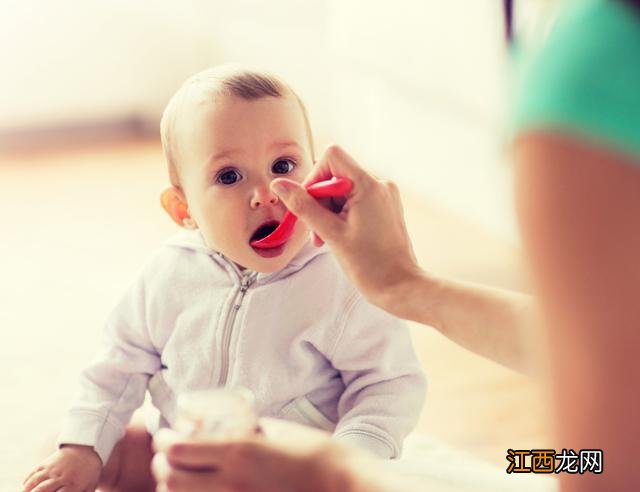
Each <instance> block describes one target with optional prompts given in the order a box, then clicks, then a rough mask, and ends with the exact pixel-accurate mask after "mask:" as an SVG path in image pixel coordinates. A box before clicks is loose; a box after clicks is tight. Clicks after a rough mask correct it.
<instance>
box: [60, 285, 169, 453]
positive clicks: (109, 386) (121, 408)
mask: <svg viewBox="0 0 640 492" xmlns="http://www.w3.org/2000/svg"><path fill="white" fill-rule="evenodd" d="M145 297H146V296H145V285H144V281H143V278H142V277H141V278H140V279H139V281H138V282H137V283H135V284H134V285H133V286H132V287H131V288H130V289H129V291H128V292H127V293H126V294H125V296H124V297H123V299H122V300H121V301H120V303H119V304H118V305H117V307H116V308H115V310H114V311H113V312H112V314H111V316H110V317H109V319H108V321H107V323H106V326H105V332H104V342H103V347H102V350H101V352H100V353H99V354H98V356H97V357H96V358H95V359H94V360H93V362H92V363H91V364H90V365H89V367H87V368H86V369H85V370H84V371H83V372H82V374H81V378H80V390H79V393H78V395H77V397H76V400H75V402H74V403H73V405H72V407H71V408H70V410H69V412H68V413H67V416H66V419H65V422H64V424H63V427H62V432H61V434H60V436H59V438H58V444H59V445H61V444H82V445H88V446H93V448H94V449H95V451H96V452H97V453H98V455H99V456H100V459H101V460H102V463H103V464H105V463H106V462H107V460H108V458H109V456H110V454H111V451H112V450H113V447H114V446H115V444H116V443H117V442H118V440H119V439H120V438H121V437H122V436H123V435H124V432H125V428H126V426H127V424H128V422H129V420H130V418H131V415H132V414H133V412H134V411H135V410H136V409H137V408H138V407H139V406H141V405H142V402H143V401H144V395H145V391H146V387H147V382H148V380H149V377H150V375H151V374H153V373H155V372H157V371H158V370H159V369H160V356H159V354H158V352H157V351H156V349H155V348H154V347H153V344H152V343H151V340H150V338H149V334H148V330H147V323H146V315H145V313H146V309H145V303H146V300H145Z"/></svg>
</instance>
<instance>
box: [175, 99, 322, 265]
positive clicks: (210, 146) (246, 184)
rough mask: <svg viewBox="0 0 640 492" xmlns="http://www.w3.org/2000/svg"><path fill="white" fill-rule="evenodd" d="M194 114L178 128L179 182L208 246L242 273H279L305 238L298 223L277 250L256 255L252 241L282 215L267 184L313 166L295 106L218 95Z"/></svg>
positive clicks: (301, 175) (279, 101)
mask: <svg viewBox="0 0 640 492" xmlns="http://www.w3.org/2000/svg"><path fill="white" fill-rule="evenodd" d="M191 113H192V114H189V115H188V116H187V117H186V118H184V120H183V121H185V120H186V121H187V122H186V123H184V124H181V125H180V128H179V129H177V130H178V134H177V135H176V136H177V138H178V140H179V142H180V143H179V145H180V155H181V158H180V162H181V166H180V179H181V184H182V187H183V190H184V193H185V196H186V199H187V203H188V205H189V212H190V214H191V217H192V218H194V219H195V221H196V223H197V224H198V227H199V228H200V231H201V232H202V235H203V237H204V239H205V241H206V243H207V245H208V246H209V247H210V248H212V249H215V250H217V251H220V252H221V253H222V254H224V255H225V256H226V257H227V258H229V259H231V260H232V261H234V262H235V263H237V264H238V265H240V266H241V267H244V268H248V269H251V270H255V271H258V272H267V273H268V272H274V271H277V270H280V269H282V268H283V267H285V266H286V265H287V264H288V263H289V262H290V261H291V259H292V258H293V257H294V256H295V255H296V254H297V253H298V252H299V251H300V249H301V248H302V246H303V245H304V243H305V242H306V240H307V236H308V230H307V229H306V227H305V226H304V224H303V223H302V222H301V221H298V222H297V223H296V226H295V231H294V234H293V236H292V237H291V239H289V241H287V242H286V243H285V244H284V245H282V246H280V247H278V248H273V249H266V250H264V249H262V250H261V249H257V248H253V247H252V246H251V244H250V242H251V241H252V239H254V238H256V235H257V234H258V235H259V234H260V232H259V230H260V229H261V228H263V230H262V233H263V234H264V231H265V230H268V226H269V225H271V226H273V225H274V224H276V223H279V222H281V221H282V218H283V216H284V214H285V212H286V208H285V206H284V205H283V204H282V203H281V202H280V201H279V199H278V197H277V196H276V195H275V194H274V193H272V192H271V190H270V188H269V184H270V183H271V181H272V180H273V179H275V178H278V177H283V176H286V177H287V178H290V179H293V180H295V181H302V180H303V179H304V177H305V176H306V175H307V174H308V173H309V172H310V171H311V166H312V165H313V162H312V157H311V150H310V146H309V142H308V138H307V133H306V126H305V121H304V117H303V114H302V110H301V108H300V106H299V104H298V102H297V100H296V99H295V98H294V97H293V96H289V95H287V96H284V97H279V98H276V97H263V98H260V99H254V100H251V101H247V100H244V99H240V98H238V97H234V96H224V97H222V96H221V97H219V98H218V100H216V101H215V103H212V104H208V105H204V106H199V107H195V108H193V109H192V110H191Z"/></svg>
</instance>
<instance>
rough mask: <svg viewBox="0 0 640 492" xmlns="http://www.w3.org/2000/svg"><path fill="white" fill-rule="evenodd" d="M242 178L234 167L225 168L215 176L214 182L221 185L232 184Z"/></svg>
mask: <svg viewBox="0 0 640 492" xmlns="http://www.w3.org/2000/svg"><path fill="white" fill-rule="evenodd" d="M241 179H242V176H241V175H240V173H239V172H238V171H236V170H235V169H226V170H224V171H222V172H221V173H220V174H218V176H217V177H216V182H217V183H220V184H223V185H232V184H234V183H236V182H238V181H240V180H241Z"/></svg>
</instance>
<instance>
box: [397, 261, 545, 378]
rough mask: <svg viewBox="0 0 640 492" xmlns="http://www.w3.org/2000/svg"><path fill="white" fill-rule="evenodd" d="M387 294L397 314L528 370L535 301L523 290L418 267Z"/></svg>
mask: <svg viewBox="0 0 640 492" xmlns="http://www.w3.org/2000/svg"><path fill="white" fill-rule="evenodd" d="M390 294H391V295H390V297H389V299H388V300H387V303H388V304H389V305H394V306H395V309H394V311H395V314H397V315H399V316H401V317H403V318H405V319H409V320H412V321H416V322H418V323H421V324H424V325H428V326H431V327H433V328H435V329H436V330H438V331H439V332H441V333H442V334H443V335H445V336H446V337H448V338H449V339H451V340H452V341H454V342H456V343H457V344H459V345H461V346H463V347H465V348H467V349H469V350H471V351H473V352H475V353H477V354H479V355H482V356H484V357H487V358H489V359H492V360H494V361H496V362H499V363H501V364H503V365H505V366H508V367H510V368H512V369H516V370H519V371H527V370H528V367H527V366H528V364H527V361H528V359H529V357H528V356H527V353H528V352H530V350H528V349H527V347H526V345H527V337H528V335H529V327H530V326H531V325H532V321H533V313H534V310H533V301H532V299H531V298H530V297H529V296H527V295H524V294H519V293H515V292H509V291H505V290H501V289H495V288H491V287H486V286H481V285H476V284H472V283H468V282H461V281H456V280H451V279H446V278H441V277H435V276H432V275H429V274H427V273H425V272H416V273H415V274H414V275H412V276H411V278H410V279H408V280H407V281H406V282H405V283H404V284H403V285H402V286H400V287H398V288H397V289H394V292H393V293H390Z"/></svg>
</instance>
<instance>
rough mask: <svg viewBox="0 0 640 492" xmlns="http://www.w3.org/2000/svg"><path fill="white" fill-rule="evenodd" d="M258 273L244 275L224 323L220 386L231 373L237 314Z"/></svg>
mask: <svg viewBox="0 0 640 492" xmlns="http://www.w3.org/2000/svg"><path fill="white" fill-rule="evenodd" d="M256 276H257V274H256V273H255V272H253V273H250V274H249V275H245V276H243V277H242V280H241V283H240V289H238V292H236V295H235V297H234V299H233V305H232V306H231V312H230V313H229V314H228V316H227V320H226V322H225V324H224V330H223V332H222V362H221V365H220V378H219V379H218V386H224V385H225V384H226V383H227V376H228V375H229V345H231V333H232V331H233V324H234V323H235V320H236V316H237V315H238V311H239V310H240V306H241V305H242V300H243V299H244V296H245V294H246V293H247V290H249V286H250V285H251V284H252V283H253V281H254V280H255V279H256Z"/></svg>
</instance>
